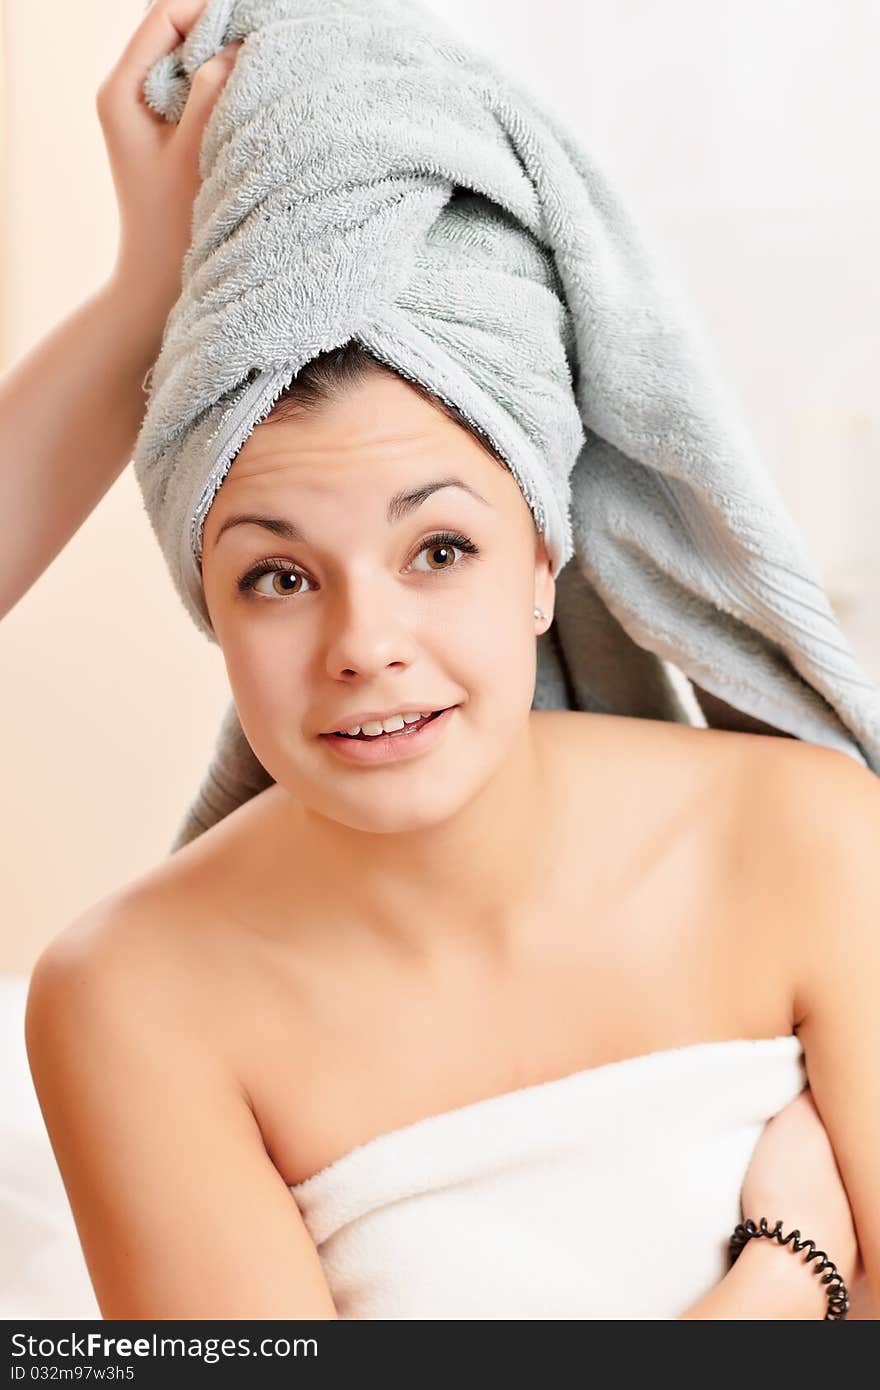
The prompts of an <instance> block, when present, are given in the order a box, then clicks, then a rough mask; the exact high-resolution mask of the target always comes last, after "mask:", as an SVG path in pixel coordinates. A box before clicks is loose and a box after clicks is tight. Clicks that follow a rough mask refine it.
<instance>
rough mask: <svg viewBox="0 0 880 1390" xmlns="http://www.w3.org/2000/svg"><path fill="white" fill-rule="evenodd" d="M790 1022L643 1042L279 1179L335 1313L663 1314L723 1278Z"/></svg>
mask: <svg viewBox="0 0 880 1390" xmlns="http://www.w3.org/2000/svg"><path fill="white" fill-rule="evenodd" d="M805 1085H806V1073H805V1067H804V1062H803V1050H802V1047H801V1044H800V1041H799V1039H798V1038H797V1037H796V1036H795V1035H794V1034H790V1035H783V1036H781V1037H777V1038H758V1039H751V1038H746V1039H735V1040H733V1041H730V1042H720V1043H698V1044H695V1045H693V1046H688V1047H682V1048H673V1049H669V1050H667V1051H663V1052H652V1053H649V1054H647V1055H645V1056H642V1057H634V1058H629V1059H627V1060H625V1061H622V1062H613V1063H611V1064H609V1065H607V1066H601V1067H595V1068H592V1069H590V1070H586V1071H581V1072H576V1073H574V1074H573V1075H571V1076H566V1077H562V1078H561V1079H559V1080H555V1081H549V1082H545V1083H543V1084H541V1085H537V1086H527V1087H525V1088H523V1089H520V1090H518V1091H511V1092H508V1093H506V1094H504V1095H500V1096H494V1097H492V1098H491V1099H489V1100H483V1101H477V1102H476V1103H475V1104H472V1105H465V1106H462V1107H460V1108H459V1109H457V1110H451V1111H447V1112H445V1113H441V1114H438V1115H432V1116H428V1117H427V1118H426V1119H422V1120H418V1121H416V1122H415V1123H414V1124H410V1125H405V1126H404V1127H402V1128H401V1129H397V1130H392V1131H391V1132H389V1133H387V1134H380V1135H379V1136H378V1137H376V1138H375V1139H372V1140H370V1141H368V1142H367V1143H366V1144H362V1145H360V1146H359V1147H358V1148H355V1149H352V1150H351V1151H350V1152H349V1153H347V1154H345V1155H343V1157H342V1158H340V1159H337V1160H336V1162H335V1163H331V1164H329V1165H328V1166H327V1167H326V1168H323V1169H322V1170H321V1171H320V1172H318V1173H316V1174H314V1175H313V1176H312V1177H310V1178H307V1179H305V1181H303V1182H300V1183H296V1184H293V1185H292V1186H291V1187H290V1191H291V1192H292V1194H293V1196H294V1197H295V1199H296V1202H297V1205H298V1207H299V1209H300V1212H301V1213H302V1216H303V1220H304V1222H305V1224H306V1226H307V1228H308V1230H309V1233H310V1235H311V1237H312V1240H313V1241H314V1242H315V1245H316V1247H317V1250H318V1254H319V1256H320V1259H321V1265H322V1268H323V1270H324V1274H325V1277H326V1279H327V1282H328V1284H329V1286H330V1290H331V1292H332V1294H333V1300H334V1303H335V1305H336V1309H337V1311H338V1313H339V1316H340V1317H341V1318H350V1319H367V1318H428V1319H430V1318H456V1319H458V1318H524V1319H531V1318H536V1319H537V1318H554V1319H560V1318H600V1319H627V1320H638V1319H647V1318H651V1319H654V1318H656V1319H661V1318H678V1317H680V1316H681V1314H682V1313H683V1312H684V1311H685V1310H686V1309H687V1308H689V1307H691V1306H692V1305H693V1304H694V1303H696V1302H697V1300H698V1299H700V1298H702V1297H703V1295H704V1294H706V1293H708V1292H709V1290H710V1289H712V1288H714V1287H715V1285H716V1284H717V1283H719V1281H720V1280H721V1279H722V1278H723V1277H724V1275H725V1273H726V1272H727V1268H728V1250H727V1242H728V1239H729V1237H730V1235H731V1234H732V1232H733V1228H734V1226H736V1224H737V1223H738V1222H739V1221H741V1220H742V1211H741V1208H740V1192H741V1189H742V1185H743V1181H744V1179H745V1175H746V1171H747V1169H748V1166H749V1163H750V1161H751V1157H752V1153H753V1152H754V1149H755V1145H756V1144H757V1142H758V1139H759V1138H760V1135H761V1131H762V1129H763V1127H764V1125H765V1124H766V1123H767V1121H768V1120H769V1119H771V1118H772V1117H773V1115H775V1114H777V1113H778V1112H779V1111H780V1110H782V1109H783V1108H784V1107H785V1106H786V1105H787V1104H788V1103H789V1101H791V1100H794V1098H795V1096H797V1095H799V1094H800V1092H801V1091H802V1090H803V1088H804V1086H805Z"/></svg>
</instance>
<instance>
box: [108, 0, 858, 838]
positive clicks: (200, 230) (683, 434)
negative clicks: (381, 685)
mask: <svg viewBox="0 0 880 1390" xmlns="http://www.w3.org/2000/svg"><path fill="white" fill-rule="evenodd" d="M237 38H243V39H244V43H243V45H242V47H241V48H240V50H239V53H238V57H237V59H236V64H235V68H234V70H233V71H232V73H231V75H230V77H229V78H228V80H227V82H226V86H225V88H224V91H223V92H222V94H221V96H220V98H219V99H218V101H217V104H216V106H215V108H214V110H213V112H212V115H211V118H210V120H209V122H208V125H207V127H206V129H205V133H204V137H203V142H202V148H201V173H202V178H203V183H202V186H201V188H200V191H199V194H198V197H197V200H196V203H195V206H194V209H193V221H192V242H191V246H190V248H189V250H188V252H187V256H186V259H185V262H184V266H183V283H182V290H181V294H180V298H179V299H178V301H177V303H176V304H175V306H174V308H173V309H172V312H171V314H170V315H169V318H168V321H167V324H166V329H165V334H164V338H163V341H162V346H161V350H160V353H159V356H158V358H157V360H156V362H155V363H154V364H153V368H152V371H151V376H152V381H151V389H150V396H149V400H148V405H147V410H146V414H145V417H144V420H143V423H142V427H141V431H140V434H139V437H138V440H137V444H136V449H135V455H134V468H135V473H136V476H137V478H138V482H139V484H140V487H141V489H142V492H143V496H144V500H145V503H146V509H147V514H148V516H149V519H150V522H151V524H152V526H153V528H154V530H155V533H156V536H157V538H158V540H159V544H160V546H161V548H162V551H163V553H164V555H165V558H166V561H167V563H168V566H169V569H170V572H171V576H172V580H173V582H174V585H175V587H176V589H177V591H178V593H179V594H180V597H181V598H182V600H183V602H184V604H185V606H186V608H187V610H188V611H189V613H190V614H191V616H192V617H193V620H194V621H195V623H196V625H197V626H198V627H199V628H200V630H201V631H203V632H204V633H205V634H206V636H207V637H208V638H209V639H211V640H214V641H216V637H215V636H214V633H213V631H212V628H211V624H210V619H209V616H208V613H207V609H206V607H205V603H204V597H203V592H202V585H201V577H200V555H201V537H202V527H203V524H204V518H205V515H206V513H207V510H208V508H209V506H210V504H211V501H212V499H213V497H214V495H215V493H216V491H217V489H218V488H219V486H220V485H221V483H222V479H223V477H224V475H225V472H226V470H227V469H228V467H229V466H230V463H231V462H232V460H233V459H234V457H235V454H236V452H237V450H238V449H239V448H240V447H241V445H242V443H243V442H244V440H245V439H246V438H247V437H248V435H249V433H250V432H251V430H252V429H253V428H254V425H255V424H257V423H259V421H260V420H261V419H263V418H264V417H265V415H266V414H267V413H268V411H269V410H270V408H271V406H272V404H273V403H274V401H275V400H276V399H277V397H278V395H279V394H280V392H281V391H282V390H283V389H284V387H285V386H287V384H288V383H289V382H290V380H291V379H292V377H294V376H295V375H296V373H297V372H298V371H299V370H300V368H301V367H302V366H303V365H304V364H305V363H306V362H308V361H309V360H310V359H311V358H313V357H314V356H316V355H317V354H318V353H320V352H323V351H325V350H328V349H330V348H334V347H337V346H339V345H341V344H342V343H344V342H346V341H347V340H349V339H350V338H356V339H359V340H360V342H361V343H362V344H363V345H364V346H365V347H366V348H367V349H368V350H369V351H370V352H372V353H373V355H374V356H376V357H378V358H380V359H381V360H382V361H384V362H386V363H388V364H389V365H392V366H394V367H396V368H398V369H399V370H400V371H401V372H402V373H403V374H404V375H405V376H409V377H411V378H412V379H414V380H416V381H418V382H421V383H422V384H423V385H424V386H426V387H427V388H428V389H429V390H431V391H433V392H434V393H435V394H436V395H438V396H440V397H443V398H445V399H446V400H448V401H450V402H452V403H453V404H454V405H455V406H457V407H458V408H459V409H460V410H461V411H462V412H463V413H464V415H465V416H467V417H468V418H469V420H470V421H471V422H472V423H473V424H474V425H475V426H476V427H477V428H478V429H479V430H481V431H482V432H483V433H484V434H485V435H486V436H487V437H488V439H489V440H490V441H491V442H492V444H493V446H494V448H495V449H496V451H497V452H498V453H499V454H500V455H501V457H502V458H503V459H504V460H505V462H506V463H507V465H508V466H509V467H510V469H511V470H512V472H513V473H514V475H515V477H516V479H517V482H518V483H519V485H520V487H521V488H522V490H523V494H524V496H525V498H526V501H527V502H528V505H529V507H530V509H531V511H532V514H533V516H534V519H535V524H536V527H537V528H538V529H539V530H540V531H541V532H542V533H543V534H544V536H545V538H546V541H547V546H548V550H549V552H550V555H551V559H552V561H553V565H554V574H555V577H556V583H557V602H556V609H555V618H554V621H553V623H552V625H551V627H550V628H549V630H548V631H547V632H546V633H544V634H543V635H542V636H540V637H539V638H538V639H537V641H538V674H537V680H536V687H535V694H534V700H533V706H534V708H572V709H580V710H590V711H602V712H610V713H616V714H623V715H630V716H634V717H636V718H649V719H666V720H673V721H677V722H681V723H702V722H703V721H702V719H701V718H700V713H701V711H702V714H703V715H704V716H705V721H706V722H707V723H708V724H709V725H710V726H712V727H719V728H731V729H742V730H747V731H748V730H752V731H757V732H769V733H776V734H783V735H789V736H792V737H795V738H799V739H805V740H808V741H810V742H813V743H817V744H823V745H825V746H827V747H829V748H835V749H838V750H841V751H843V752H845V753H847V754H849V755H851V756H852V757H853V758H855V759H856V760H857V761H859V762H860V763H862V764H866V765H867V766H869V767H870V768H871V769H872V770H873V771H874V772H880V690H878V688H877V686H876V685H875V684H874V683H873V682H872V681H870V680H869V679H868V677H867V676H866V675H865V673H864V671H862V670H861V669H860V668H859V666H858V665H857V663H856V661H855V660H854V657H853V653H852V651H851V650H850V647H849V645H848V644H847V641H846V639H845V637H844V635H843V633H842V631H841V629H840V627H839V625H838V623H837V621H836V618H835V615H834V612H833V610H832V608H831V605H830V603H829V599H828V596H827V594H826V593H825V591H824V588H823V585H822V581H821V577H820V575H819V573H818V570H817V567H816V564H815V561H814V559H813V558H812V556H811V555H810V554H809V552H808V550H807V547H806V545H805V543H804V540H803V538H802V536H801V534H800V532H799V531H798V529H797V527H796V525H795V523H794V522H793V520H792V518H791V516H790V514H789V513H788V511H787V510H786V507H785V504H784V502H783V499H782V497H781V495H780V493H779V491H778V490H777V487H776V485H775V483H774V481H773V479H772V476H771V474H770V473H769V472H768V471H767V470H766V469H765V468H764V467H763V466H762V464H761V461H760V459H759V457H758V455H757V451H756V448H755V445H754V443H753V441H752V439H751V438H750V436H749V434H748V432H747V430H746V428H745V427H744V425H743V422H742V420H741V419H740V418H739V416H738V413H737V406H736V402H735V400H734V399H733V397H732V394H731V393H730V392H729V391H728V390H727V389H726V387H725V384H724V382H723V381H722V379H721V375H720V372H719V371H718V369H717V367H716V365H715V364H714V363H713V362H712V359H711V353H710V349H709V347H708V345H707V344H706V342H704V341H703V339H702V335H701V330H700V328H699V327H698V325H697V323H696V321H693V320H691V319H690V318H689V314H688V310H687V308H686V307H685V306H684V305H683V304H682V303H681V302H680V300H679V298H678V294H677V291H676V289H675V288H674V287H673V284H672V283H671V282H670V280H669V278H668V277H667V276H665V275H664V274H663V273H661V271H660V270H659V269H658V266H657V265H655V264H654V263H653V262H652V260H651V258H650V257H649V255H648V253H647V251H646V249H645V247H643V245H642V244H641V241H640V238H639V235H638V232H637V230H636V228H635V226H634V225H633V223H632V222H631V220H630V218H629V216H628V214H627V212H626V211H625V209H624V207H623V206H622V204H621V202H620V201H619V199H618V198H617V196H616V194H615V193H614V192H613V191H612V189H611V188H610V187H609V183H608V180H607V179H606V177H605V176H604V175H603V174H602V173H601V172H600V170H599V169H598V168H597V167H596V165H595V163H594V161H593V160H592V158H590V157H589V156H588V155H587V154H586V152H585V151H584V149H583V148H582V147H581V145H580V143H579V141H578V140H577V139H575V137H574V136H573V135H572V134H571V133H570V132H568V131H566V130H565V129H564V128H562V127H561V125H560V124H559V122H558V121H557V120H556V119H555V118H554V116H553V115H551V114H550V113H548V112H547V111H544V110H542V109H541V107H540V105H539V104H538V103H537V102H536V101H535V100H534V99H533V98H532V96H531V95H529V94H528V93H527V92H526V91H524V90H523V89H522V88H521V87H520V86H518V85H517V84H516V83H515V82H513V81H511V80H510V78H509V77H508V76H507V75H505V74H504V73H503V72H501V71H499V69H498V68H497V67H496V66H495V65H494V64H493V63H492V62H491V60H490V59H488V58H487V57H485V56H484V55H482V54H480V53H479V52H476V51H474V50H473V49H472V48H470V47H469V46H468V45H466V44H465V43H464V42H463V41H462V40H460V39H459V38H458V36H457V35H455V34H454V33H452V32H450V31H449V30H448V29H447V28H446V27H445V25H444V24H443V23H442V22H441V21H440V20H439V19H438V18H437V17H436V16H435V15H434V14H433V13H432V12H431V11H430V10H428V9H427V8H426V7H424V6H423V5H421V4H416V3H412V0H407V2H406V3H403V0H209V3H208V4H207V5H206V7H205V10H204V11H203V13H202V15H201V16H200V18H199V20H198V21H197V23H196V24H195V26H194V28H193V29H192V31H191V32H190V34H189V36H188V37H187V39H186V41H185V42H184V43H183V44H181V45H180V46H179V47H178V49H177V50H175V52H174V53H172V54H170V55H168V56H167V57H164V58H162V59H161V60H159V61H158V62H157V63H156V64H155V65H154V66H153V67H152V68H151V70H150V72H149V73H148V75H147V78H146V81H145V86H144V94H145V98H146V100H147V102H148V103H149V105H150V106H151V107H152V108H153V109H154V110H155V111H156V112H157V113H160V114H161V115H162V116H164V117H165V118H166V119H168V120H170V121H176V120H178V119H179V118H180V115H181V112H182V111H183V108H184V105H185V102H186V96H187V92H188V90H189V85H190V80H191V78H192V75H193V73H194V72H195V71H196V69H197V68H198V67H199V65H200V64H201V63H203V62H205V61H206V60H207V59H208V58H210V57H211V56H212V55H213V54H214V53H216V52H217V51H218V50H219V49H220V48H222V47H223V46H224V45H225V44H227V43H229V42H231V41H232V40H234V39H237ZM829 485H832V486H833V484H832V483H830V482H829ZM698 702H699V703H698ZM271 782H272V778H271V776H270V775H269V773H268V772H267V771H266V769H265V768H263V767H262V765H261V764H260V763H259V761H258V760H257V758H256V756H255V755H254V753H253V751H252V750H251V748H250V745H249V744H248V742H247V740H246V738H245V735H244V733H243V731H242V729H241V725H240V723H239V720H238V717H237V713H236V710H235V706H234V704H232V703H230V705H229V706H228V708H227V711H226V714H225V717H224V720H223V723H222V726H221V728H220V731H219V735H218V739H217V743H216V746H215V749H214V753H213V757H212V760H211V764H210V767H209V768H208V770H207V773H206V775H205V778H204V781H203V784H202V786H201V788H200V789H199V790H198V792H197V795H196V796H195V799H194V801H193V803H192V805H191V806H190V808H189V809H188V811H187V812H186V815H185V817H184V819H183V821H182V823H181V825H180V827H179V829H178V832H177V835H176V837H175V839H174V841H173V844H172V850H173V849H177V848H178V847H180V846H181V845H184V844H186V843H187V842H188V841H190V840H192V839H194V838H195V837H196V836H197V835H199V834H200V833H202V832H203V831H204V830H206V829H208V828H209V827H210V826H212V825H213V824H215V823H216V822H217V821H219V820H220V819H222V818H223V817H224V816H226V815H228V814H229V813H230V812H231V811H234V810H235V809H236V807H237V806H239V805H241V804H242V803H243V802H244V801H246V800H247V799H248V798H249V797H251V796H253V795H254V794H256V793H257V792H259V791H260V790H262V789H263V788H264V787H267V786H269V785H270V784H271Z"/></svg>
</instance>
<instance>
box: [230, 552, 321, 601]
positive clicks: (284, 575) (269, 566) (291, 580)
mask: <svg viewBox="0 0 880 1390" xmlns="http://www.w3.org/2000/svg"><path fill="white" fill-rule="evenodd" d="M304 582H305V583H306V584H309V583H310V581H309V579H308V577H307V576H306V575H305V574H303V573H302V571H301V570H297V569H293V568H292V567H291V566H290V565H282V564H280V563H278V562H277V561H275V562H273V561H271V560H270V561H266V562H265V563H263V564H262V565H260V566H258V567H257V569H256V570H252V571H251V573H250V574H246V575H245V576H244V578H243V579H241V580H240V581H239V588H240V589H241V590H242V592H244V593H254V594H259V595H260V596H261V597H262V598H268V599H275V598H290V597H296V596H297V595H298V594H301V593H304V592H308V591H307V590H304V589H303V583H304ZM261 585H262V586H263V587H262V588H261V587H260V586H261Z"/></svg>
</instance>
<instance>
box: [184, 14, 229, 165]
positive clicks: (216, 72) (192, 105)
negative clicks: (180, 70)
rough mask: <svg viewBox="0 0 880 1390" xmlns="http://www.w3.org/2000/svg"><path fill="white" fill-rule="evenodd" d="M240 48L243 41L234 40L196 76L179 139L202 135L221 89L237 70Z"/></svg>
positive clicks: (203, 65)
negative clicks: (230, 75)
mask: <svg viewBox="0 0 880 1390" xmlns="http://www.w3.org/2000/svg"><path fill="white" fill-rule="evenodd" d="M241 45H242V40H241V39H234V40H233V42H232V43H228V44H227V45H226V47H225V48H221V50H220V52H219V53H215V54H214V57H213V58H209V59H208V61H207V62H206V63H202V65H201V66H200V67H198V68H197V69H196V71H195V72H194V73H193V79H192V83H191V84H190V89H189V92H188V94H187V98H186V105H185V106H184V108H183V115H182V116H181V118H180V120H179V121H178V124H177V129H178V138H179V139H183V140H188V139H190V138H191V137H192V138H198V137H199V136H200V135H201V132H202V130H203V129H204V126H205V123H206V122H207V119H208V117H209V116H210V114H211V111H212V110H213V108H214V103H215V102H216V100H217V97H218V96H219V94H220V90H221V88H222V87H223V85H224V84H225V82H226V79H227V77H228V76H229V74H230V73H231V72H232V69H233V68H234V67H235V59H236V57H237V55H238V50H239V49H240V48H241Z"/></svg>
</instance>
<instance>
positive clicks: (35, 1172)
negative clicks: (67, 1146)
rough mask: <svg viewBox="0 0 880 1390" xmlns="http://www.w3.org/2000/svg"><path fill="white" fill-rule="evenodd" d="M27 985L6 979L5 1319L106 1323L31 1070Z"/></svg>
mask: <svg viewBox="0 0 880 1390" xmlns="http://www.w3.org/2000/svg"><path fill="white" fill-rule="evenodd" d="M27 984H28V982H27V977H25V976H19V975H3V976H0V1318H3V1319H6V1320H12V1319H18V1318H22V1319H29V1318H38V1319H50V1318H64V1319H74V1320H78V1319H95V1318H100V1316H101V1311H100V1309H99V1307H98V1304H97V1301H96V1299H95V1295H94V1292H93V1290H92V1284H91V1280H90V1279H89V1273H88V1269H87V1267H86V1262H85V1260H84V1258H83V1254H82V1250H81V1248H80V1244H79V1238H78V1236H77V1233H76V1226H75V1224H74V1220H73V1215H72V1213H71V1210H70V1204H69V1202H68V1200H67V1193H66V1192H65V1190H64V1184H63V1182H62V1181H61V1174H60V1172H59V1171H58V1165H57V1163H56V1162H55V1155H54V1153H53V1152H52V1145H51V1144H50V1142H49V1136H48V1134H47V1133H46V1126H45V1125H44V1123H43V1116H42V1114H41V1112H40V1106H39V1102H38V1100H37V1096H36V1092H35V1091H34V1085H33V1081H32V1080H31V1073H30V1068H29V1067H28V1061H27V1052H26V1050H25V1045H24V1006H25V999H26V997H27Z"/></svg>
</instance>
